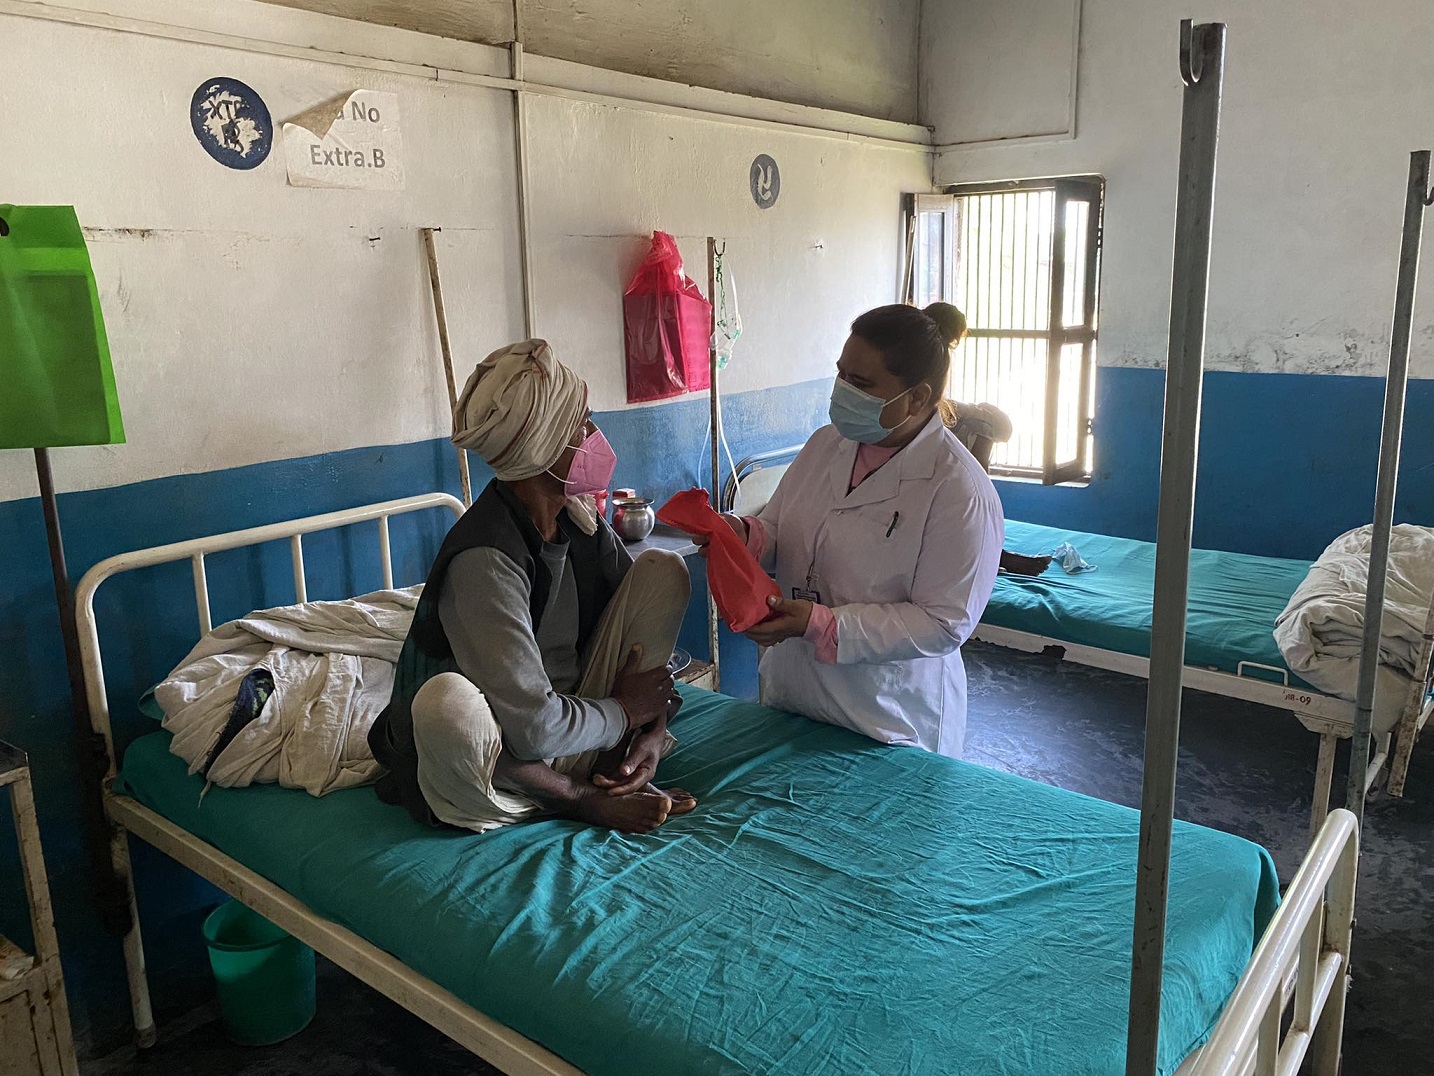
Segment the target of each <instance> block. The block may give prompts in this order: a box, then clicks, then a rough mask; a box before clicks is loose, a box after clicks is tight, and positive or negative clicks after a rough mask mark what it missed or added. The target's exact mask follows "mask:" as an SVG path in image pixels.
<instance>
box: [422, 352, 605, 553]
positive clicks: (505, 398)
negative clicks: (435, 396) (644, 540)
mask: <svg viewBox="0 0 1434 1076" xmlns="http://www.w3.org/2000/svg"><path fill="white" fill-rule="evenodd" d="M587 409H588V389H587V386H586V385H585V384H583V380H582V378H580V377H578V375H577V374H575V373H573V372H572V371H571V370H569V369H568V368H567V367H566V366H564V365H563V364H562V363H560V362H559V361H558V360H557V357H556V356H555V355H554V354H553V349H552V348H551V347H550V346H549V345H548V342H547V341H546V340H524V341H523V342H522V343H519V344H509V345H508V346H507V347H503V348H499V349H498V350H497V351H495V352H493V354H491V355H489V356H488V357H487V358H486V359H484V360H483V361H482V362H480V363H479V364H478V365H477V367H476V368H475V369H474V370H473V373H472V375H471V376H469V378H468V383H467V384H466V385H464V386H463V393H462V395H460V396H459V397H458V403H457V404H456V405H455V406H454V408H453V437H452V438H451V440H452V441H453V443H454V444H455V445H457V446H458V447H459V448H465V449H468V450H469V451H471V452H476V453H478V455H480V456H482V457H483V460H484V462H486V463H487V464H488V466H489V467H491V468H493V473H494V475H496V476H497V477H498V478H499V479H500V480H501V481H504V482H519V481H521V480H523V479H524V478H532V477H534V476H535V475H540V474H542V473H543V472H544V471H547V470H549V469H551V468H552V466H553V464H555V463H557V462H558V457H559V456H561V455H562V454H563V449H564V448H566V447H567V445H568V443H569V442H570V441H571V440H572V438H573V434H574V433H576V432H577V429H578V426H579V425H580V424H581V423H582V421H583V417H584V416H585V415H586V414H587ZM568 515H570V516H571V517H572V518H573V521H574V522H575V523H577V525H578V526H579V527H581V528H582V529H583V530H584V531H585V532H586V533H588V534H593V533H595V532H596V530H597V508H596V505H595V504H594V502H593V499H592V498H591V497H569V498H568Z"/></svg>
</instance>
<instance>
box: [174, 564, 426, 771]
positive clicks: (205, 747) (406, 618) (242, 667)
mask: <svg viewBox="0 0 1434 1076" xmlns="http://www.w3.org/2000/svg"><path fill="white" fill-rule="evenodd" d="M421 589H422V588H421V587H410V588H409V589H407V590H385V591H379V592H377V593H374V594H366V595H364V596H363V597H359V598H351V599H349V600H347V601H339V602H305V603H303V604H301V605H290V606H285V607H283V608H279V609H263V610H260V611H258V612H255V613H251V614H249V615H248V616H247V617H244V618H243V619H242V620H235V621H231V622H230V623H228V624H222V625H220V626H219V627H217V628H215V629H214V630H213V631H211V632H210V633H209V634H208V635H206V636H205V637H204V638H203V639H201V640H200V641H199V643H198V645H197V646H195V648H194V649H193V650H191V651H190V652H189V656H188V657H186V658H185V659H184V660H183V661H182V662H180V664H179V666H178V667H177V668H176V669H175V670H174V671H173V672H172V673H170V674H169V676H168V677H167V678H166V679H165V681H164V682H163V683H162V684H160V685H159V686H158V687H157V688H155V691H154V696H155V701H156V702H158V703H159V705H160V707H161V708H162V709H163V710H164V715H165V717H164V727H165V728H167V729H169V731H170V732H172V733H173V734H174V742H173V743H172V744H171V745H170V750H171V751H172V752H174V754H176V755H178V756H179V757H180V758H182V759H184V760H185V761H186V762H188V763H189V772H190V773H197V772H199V771H200V770H201V769H202V768H203V767H204V764H205V762H206V760H207V759H208V757H209V754H210V752H211V751H212V750H213V748H214V747H215V745H216V743H217V742H218V740H219V737H220V735H221V733H222V732H223V731H224V726H225V724H226V722H227V721H228V719H229V715H230V712H231V711H232V709H233V707H234V702H235V696H236V694H237V692H238V689H239V684H240V682H241V681H242V680H243V679H244V677H246V676H248V675H249V674H250V673H251V672H253V671H254V670H255V669H260V668H262V669H267V670H268V671H269V673H270V674H271V675H272V676H273V678H274V693H273V695H272V696H271V697H270V698H269V701H268V703H267V705H265V706H264V708H263V710H262V711H261V712H260V714H259V716H258V717H257V718H256V719H255V720H254V721H252V722H250V723H249V724H248V725H247V726H246V727H245V728H244V729H243V731H241V732H240V733H239V734H238V735H237V736H236V737H235V738H234V740H233V741H232V742H231V743H230V744H229V745H228V746H226V747H225V748H224V750H223V751H221V752H220V753H219V755H218V757H216V758H215V759H214V762H213V765H212V766H211V767H210V769H209V773H208V779H209V780H210V781H211V782H213V783H214V784H217V785H221V786H223V787H226V788H230V787H237V786H242V785H247V784H250V783H252V782H256V781H257V782H261V783H271V784H272V783H275V782H277V783H278V784H280V785H283V786H285V787H287V788H302V789H305V790H306V791H308V792H309V793H310V794H312V795H315V796H322V795H323V794H324V793H326V792H332V791H333V790H334V789H338V788H350V787H353V786H354V785H361V784H366V783H368V782H370V781H373V780H374V779H376V778H377V776H378V774H379V765H378V763H377V762H375V761H374V758H373V754H372V752H370V751H369V747H368V730H369V727H370V726H371V725H372V724H373V721H374V718H375V717H377V716H378V712H379V711H380V710H381V709H383V707H384V706H385V705H386V704H387V703H388V697H389V692H390V691H391V690H392V687H393V668H394V665H395V664H396V663H397V661H398V654H399V651H400V650H401V649H402V648H403V640H404V637H405V636H406V635H407V634H408V626H409V623H410V622H411V621H412V619H413V611H414V609H415V608H416V607H417V605H418V594H419V591H420V590H421Z"/></svg>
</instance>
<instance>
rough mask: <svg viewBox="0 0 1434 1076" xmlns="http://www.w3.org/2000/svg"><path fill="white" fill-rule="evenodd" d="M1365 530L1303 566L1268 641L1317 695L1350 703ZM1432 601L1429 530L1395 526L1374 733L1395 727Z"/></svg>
mask: <svg viewBox="0 0 1434 1076" xmlns="http://www.w3.org/2000/svg"><path fill="white" fill-rule="evenodd" d="M1371 531H1372V528H1370V527H1368V526H1365V527H1357V528H1355V529H1354V530H1352V531H1348V532H1346V533H1345V534H1342V535H1340V536H1339V537H1338V538H1336V539H1335V540H1334V541H1333V542H1331V543H1330V544H1329V546H1328V547H1327V548H1326V549H1325V551H1324V552H1323V553H1321V554H1320V555H1319V558H1318V559H1317V560H1316V561H1315V562H1314V564H1312V565H1311V566H1310V571H1309V574H1308V575H1307V576H1306V577H1305V580H1304V582H1302V583H1301V584H1300V585H1299V587H1297V588H1296V589H1295V592H1294V594H1292V595H1291V596H1290V600H1289V603H1288V604H1287V605H1286V606H1285V610H1284V612H1282V613H1281V614H1280V615H1279V617H1278V619H1276V621H1275V641H1276V642H1277V643H1278V644H1279V647H1280V652H1281V653H1283V654H1284V656H1285V661H1287V662H1288V663H1289V666H1290V668H1291V669H1292V670H1293V671H1294V672H1296V673H1298V674H1299V675H1300V676H1302V677H1304V678H1305V679H1306V680H1308V681H1309V682H1310V683H1311V684H1313V685H1314V686H1315V687H1317V688H1319V689H1320V690H1321V691H1325V692H1327V693H1329V694H1331V695H1336V696H1338V697H1340V698H1343V699H1350V700H1353V699H1354V697H1355V691H1356V687H1357V680H1358V676H1359V650H1360V645H1361V642H1362V637H1363V632H1364V599H1365V587H1366V581H1367V579H1368V576H1369V547H1370V543H1371ZM1431 600H1434V528H1429V527H1418V526H1414V525H1412V524H1407V523H1401V524H1400V525H1398V526H1396V527H1395V528H1394V531H1393V535H1392V537H1391V541H1390V547H1389V578H1388V582H1387V584H1386V590H1385V615H1384V628H1383V637H1382V638H1381V640H1380V647H1379V662H1380V668H1379V676H1378V680H1377V683H1376V690H1375V711H1376V712H1375V728H1376V731H1381V732H1383V731H1388V729H1389V728H1392V727H1393V725H1394V724H1395V723H1396V722H1397V721H1398V716H1399V710H1400V708H1401V707H1402V706H1403V704H1404V702H1405V700H1406V698H1407V697H1408V693H1409V690H1410V687H1411V684H1412V682H1413V680H1414V678H1415V677H1416V676H1417V677H1418V678H1420V679H1422V678H1423V673H1424V670H1423V669H1416V668H1415V666H1416V664H1417V663H1418V660H1419V655H1420V653H1421V649H1422V646H1423V641H1424V629H1425V625H1426V623H1427V622H1428V616H1429V605H1430V601H1431Z"/></svg>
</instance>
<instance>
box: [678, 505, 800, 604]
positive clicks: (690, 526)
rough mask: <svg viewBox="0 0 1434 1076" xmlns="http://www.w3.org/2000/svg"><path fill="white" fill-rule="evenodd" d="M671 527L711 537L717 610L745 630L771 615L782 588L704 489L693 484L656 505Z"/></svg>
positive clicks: (709, 569)
mask: <svg viewBox="0 0 1434 1076" xmlns="http://www.w3.org/2000/svg"><path fill="white" fill-rule="evenodd" d="M657 518H658V519H660V520H662V522H664V523H666V524H667V525H668V526H669V527H676V528H677V529H678V530H680V531H686V532H687V533H688V534H696V535H701V536H703V537H705V538H708V539H710V540H711V545H709V546H708V547H707V586H708V587H709V588H710V589H711V591H712V598H713V600H714V601H716V603H717V611H718V612H719V613H721V614H722V619H723V620H724V621H726V623H727V626H728V627H729V628H731V629H732V630H733V631H736V632H742V631H746V630H747V629H748V628H751V627H753V626H755V625H757V624H760V623H761V622H762V621H764V620H766V619H767V617H769V616H771V615H772V610H771V609H770V608H769V607H768V605H767V599H768V598H774V597H776V596H777V595H779V594H780V593H781V591H780V590H779V589H778V588H777V583H776V580H774V579H773V578H772V577H771V576H770V575H768V574H767V573H766V572H764V571H763V570H762V566H761V565H759V564H758V563H757V558H756V557H754V556H752V554H751V553H749V552H748V551H747V546H746V544H745V543H744V542H743V541H742V539H741V538H738V537H737V535H736V533H735V532H734V531H733V530H732V528H731V527H729V526H728V525H727V521H726V520H724V519H723V518H722V517H721V516H719V515H718V514H717V513H716V512H714V511H713V510H712V502H711V501H709V500H708V498H707V491H706V490H705V489H689V490H684V491H683V492H682V493H679V494H677V495H676V496H674V497H673V498H672V499H671V500H670V501H668V502H667V503H666V504H664V505H663V506H662V507H661V508H659V509H658V510H657Z"/></svg>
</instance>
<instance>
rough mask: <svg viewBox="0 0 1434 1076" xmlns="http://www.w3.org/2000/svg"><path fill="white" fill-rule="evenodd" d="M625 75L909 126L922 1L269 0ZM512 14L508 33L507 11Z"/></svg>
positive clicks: (913, 109)
mask: <svg viewBox="0 0 1434 1076" xmlns="http://www.w3.org/2000/svg"><path fill="white" fill-rule="evenodd" d="M272 2H274V3H279V4H284V5H286V6H289V7H298V8H307V9H308V10H310V11H321V12H324V13H325V14H329V15H342V16H345V17H346V18H351V19H363V20H366V21H369V22H377V23H384V24H387V25H390V26H401V27H405V28H407V29H410V30H420V31H422V32H424V33H429V34H439V35H441V36H444V37H454V38H459V39H462V40H466V41H485V42H488V43H489V44H504V43H506V42H508V41H511V40H513V39H514V38H515V37H516V38H517V39H518V40H519V41H521V42H522V43H523V46H524V47H525V48H526V49H528V51H529V52H533V53H536V54H538V55H541V56H552V57H555V58H557V59H560V60H572V61H574V62H576V63H583V64H591V65H593V66H596V67H603V68H607V69H610V70H613V71H625V72H628V73H630V74H634V75H646V76H648V77H651V78H662V79H670V80H672V81H674V82H685V83H690V84H692V85H694V86H707V87H711V88H713V89H719V90H729V91H732V92H735V93H745V94H752V95H755V96H763V97H771V98H774V99H775V100H779V101H792V102H795V103H797V104H803V105H815V106H817V107H820V108H834V109H841V110H843V111H848V112H857V113H861V114H862V115H867V116H880V117H881V118H883V119H894V120H902V121H906V122H911V121H914V120H915V118H916V66H917V65H916V47H917V40H916V33H917V22H918V19H919V14H920V10H921V3H920V0H881V2H880V3H872V2H871V0H780V2H773V0H659V2H655V3H641V2H638V3H634V2H633V0H516V2H515V0H425V2H423V3H404V2H402V0H272ZM515 11H516V14H517V26H516V27H515V25H514V14H515Z"/></svg>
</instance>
